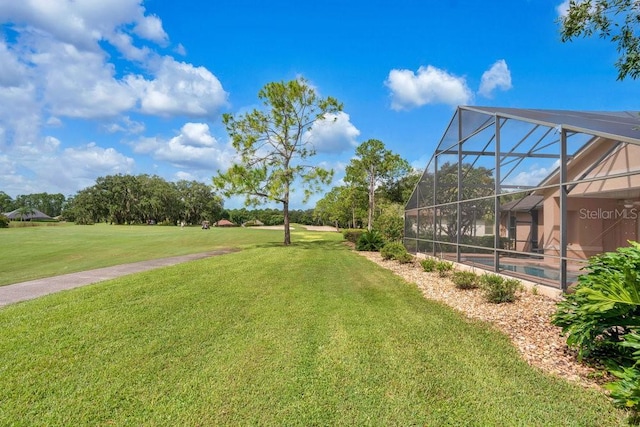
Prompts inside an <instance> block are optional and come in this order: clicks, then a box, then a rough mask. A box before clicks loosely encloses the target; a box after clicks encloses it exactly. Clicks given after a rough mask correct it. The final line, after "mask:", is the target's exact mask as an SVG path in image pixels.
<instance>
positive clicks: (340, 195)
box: [314, 185, 367, 228]
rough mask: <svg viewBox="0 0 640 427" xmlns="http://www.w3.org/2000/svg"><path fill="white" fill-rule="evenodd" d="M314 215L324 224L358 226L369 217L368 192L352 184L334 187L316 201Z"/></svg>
mask: <svg viewBox="0 0 640 427" xmlns="http://www.w3.org/2000/svg"><path fill="white" fill-rule="evenodd" d="M314 217H315V218H316V219H317V220H318V221H321V222H322V223H323V224H325V223H329V224H332V225H334V226H335V227H346V228H358V227H359V226H361V224H362V223H363V222H364V221H366V218H367V192H366V190H363V189H362V188H359V187H357V186H351V185H350V186H337V187H333V188H332V189H331V190H330V191H329V192H328V193H327V194H325V195H324V197H323V198H322V199H320V200H319V201H318V202H317V203H316V207H315V210H314Z"/></svg>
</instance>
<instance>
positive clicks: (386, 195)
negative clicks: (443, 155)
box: [376, 170, 422, 205]
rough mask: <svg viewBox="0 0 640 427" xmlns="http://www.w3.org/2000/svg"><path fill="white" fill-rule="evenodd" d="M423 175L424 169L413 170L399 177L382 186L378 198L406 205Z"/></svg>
mask: <svg viewBox="0 0 640 427" xmlns="http://www.w3.org/2000/svg"><path fill="white" fill-rule="evenodd" d="M421 176H422V171H418V170H412V171H411V172H409V173H408V174H406V175H403V176H400V177H398V179H395V180H391V181H389V182H387V183H384V184H383V185H381V186H380V188H379V189H378V191H377V193H378V194H377V195H376V198H378V197H381V198H383V199H385V200H386V201H387V202H389V203H399V204H401V205H404V204H405V203H407V201H408V200H409V198H410V197H411V193H412V192H413V189H414V188H415V186H416V184H417V183H418V181H419V180H420V177H421Z"/></svg>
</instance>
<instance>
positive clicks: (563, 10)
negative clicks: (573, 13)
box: [556, 0, 570, 18]
mask: <svg viewBox="0 0 640 427" xmlns="http://www.w3.org/2000/svg"><path fill="white" fill-rule="evenodd" d="M569 3H570V2H569V0H564V1H563V2H562V3H560V4H559V5H558V6H556V12H557V13H558V17H560V18H564V17H566V16H567V15H568V14H569Z"/></svg>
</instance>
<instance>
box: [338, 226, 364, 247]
mask: <svg viewBox="0 0 640 427" xmlns="http://www.w3.org/2000/svg"><path fill="white" fill-rule="evenodd" d="M364 232H365V230H362V229H359V228H349V229H347V230H343V231H342V235H343V236H344V238H345V240H347V241H349V242H351V243H354V244H355V243H358V239H359V238H360V236H362V234H364Z"/></svg>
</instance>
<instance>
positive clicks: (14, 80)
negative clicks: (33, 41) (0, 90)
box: [0, 38, 28, 87]
mask: <svg viewBox="0 0 640 427" xmlns="http://www.w3.org/2000/svg"><path fill="white" fill-rule="evenodd" d="M27 77H28V74H27V67H26V66H25V65H24V64H22V63H21V62H20V60H19V59H18V56H17V54H16V53H15V52H12V51H11V49H10V48H9V46H7V44H6V43H5V42H4V40H2V39H1V38H0V87H19V86H22V85H24V84H26V83H27Z"/></svg>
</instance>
